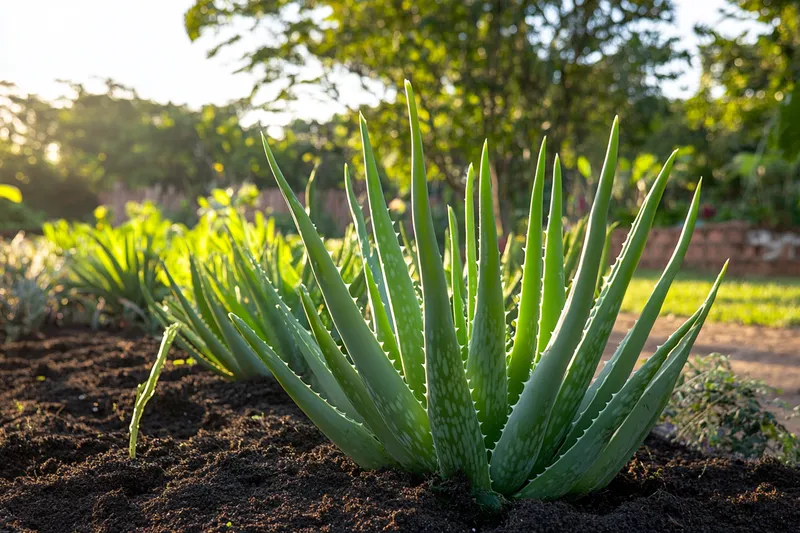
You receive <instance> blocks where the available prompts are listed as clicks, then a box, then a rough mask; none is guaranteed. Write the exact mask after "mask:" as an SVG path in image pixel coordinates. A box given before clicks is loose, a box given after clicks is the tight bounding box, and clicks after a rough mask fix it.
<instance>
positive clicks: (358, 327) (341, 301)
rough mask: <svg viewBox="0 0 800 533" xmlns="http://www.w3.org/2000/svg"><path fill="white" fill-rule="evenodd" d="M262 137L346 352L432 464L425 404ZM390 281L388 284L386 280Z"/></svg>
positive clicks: (402, 435)
mask: <svg viewBox="0 0 800 533" xmlns="http://www.w3.org/2000/svg"><path fill="white" fill-rule="evenodd" d="M263 142H264V150H265V151H266V154H267V159H268V161H269V165H270V167H271V169H272V173H273V175H274V176H275V179H276V181H277V182H278V186H279V188H280V189H281V192H282V194H283V197H284V199H285V200H286V203H287V205H288V206H289V210H290V211H291V213H292V217H293V218H294V222H295V226H296V227H297V230H298V232H299V233H300V236H301V237H302V239H303V243H304V244H305V247H306V251H307V252H308V255H309V259H310V261H311V267H312V269H313V270H314V276H315V278H316V280H317V284H318V285H319V287H320V289H321V291H322V294H323V297H324V298H325V304H326V306H327V308H328V311H329V312H330V314H331V318H332V319H333V322H334V324H335V325H336V329H337V330H338V331H339V334H340V335H341V336H342V340H343V341H344V345H345V347H346V348H347V351H348V353H349V354H350V356H351V357H352V358H353V362H354V363H355V365H356V368H357V369H358V372H359V374H360V375H361V376H362V378H363V379H364V384H365V385H366V387H367V390H368V391H369V393H370V396H371V397H372V399H373V401H374V402H375V406H376V407H377V409H378V411H379V412H380V413H381V416H382V417H383V419H384V420H385V421H386V424H387V425H388V426H389V428H390V429H391V430H392V433H393V434H394V435H395V437H396V438H397V439H398V440H399V441H400V442H403V443H405V444H406V445H407V446H408V448H409V450H411V452H412V453H414V454H415V455H417V456H418V457H419V460H420V461H423V462H427V463H429V464H432V463H433V457H434V456H433V453H434V451H433V441H432V438H431V433H430V424H429V422H428V417H427V416H426V414H425V409H424V408H423V407H422V405H420V403H419V402H418V401H417V400H416V399H415V398H414V395H413V393H412V392H411V391H410V390H409V388H408V386H406V384H405V382H404V381H403V378H402V377H401V376H400V375H399V374H398V373H397V371H396V370H395V369H394V367H393V366H392V362H391V361H389V359H388V358H387V357H386V356H385V355H384V352H383V349H382V348H381V346H380V344H378V340H377V339H376V338H375V335H374V334H373V333H372V331H371V330H370V328H369V326H368V325H367V323H366V322H365V321H364V318H363V317H362V316H361V311H360V310H359V309H358V307H357V306H356V304H355V302H353V300H352V299H351V297H350V293H349V292H348V290H347V287H346V286H345V284H344V281H343V280H342V278H341V276H340V275H339V271H338V270H337V268H336V266H335V265H334V264H333V261H332V260H331V257H330V255H329V254H328V250H327V249H326V248H325V245H324V244H323V243H322V239H321V238H320V236H319V235H318V234H317V232H316V231H315V230H314V226H313V225H312V224H311V220H310V219H309V218H308V215H307V214H306V212H305V210H304V209H303V207H302V206H301V205H300V202H299V201H297V197H295V195H294V193H293V192H292V190H291V188H290V187H289V184H288V183H287V182H286V178H284V176H283V173H282V172H281V171H280V169H279V168H278V165H277V163H276V162H275V157H274V156H273V154H272V151H271V150H270V149H269V146H268V145H267V142H266V139H263ZM375 221H376V218H375V216H374V215H373V225H375ZM403 264H405V263H403ZM384 274H386V271H384ZM386 279H387V281H390V280H391V279H392V278H391V276H389V275H387V276H386ZM389 287H391V281H390V284H389ZM390 294H391V293H390ZM390 298H391V296H390ZM395 324H396V325H397V328H398V331H399V330H400V328H401V325H400V322H399V321H398V320H397V316H395ZM404 362H405V361H404ZM406 376H408V374H406Z"/></svg>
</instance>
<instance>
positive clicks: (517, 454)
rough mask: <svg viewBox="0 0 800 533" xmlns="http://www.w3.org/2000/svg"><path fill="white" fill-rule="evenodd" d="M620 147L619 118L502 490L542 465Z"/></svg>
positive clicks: (511, 426)
mask: <svg viewBox="0 0 800 533" xmlns="http://www.w3.org/2000/svg"><path fill="white" fill-rule="evenodd" d="M618 146H619V125H618V120H617V119H616V118H615V119H614V125H613V126H612V129H611V138H610V140H609V143H608V151H607V153H606V160H605V163H604V164H603V170H602V172H601V176H600V182H599V184H598V187H597V194H596V195H595V200H594V204H593V205H592V210H591V212H590V215H589V226H588V229H587V232H586V240H585V242H584V245H583V253H582V254H581V260H580V263H579V265H578V272H577V274H576V275H575V282H574V285H573V287H572V290H571V291H570V294H569V298H568V299H567V303H566V305H565V306H564V311H563V312H562V314H561V318H560V319H559V323H558V325H557V326H556V331H555V332H554V333H553V337H552V338H551V339H550V344H548V346H547V348H545V351H544V353H543V354H542V359H541V361H540V362H539V363H538V364H537V365H536V367H535V368H534V370H533V372H532V374H531V378H530V379H529V380H528V381H527V382H526V383H525V386H524V388H523V390H522V395H521V396H520V398H519V401H518V402H517V404H516V405H515V406H514V409H513V410H512V411H511V415H510V416H509V418H508V423H507V424H506V427H505V428H504V429H503V433H502V435H501V437H500V440H499V441H498V442H497V446H496V447H495V449H494V452H493V453H492V465H491V476H492V486H493V488H494V489H495V490H496V491H497V492H499V493H501V494H509V493H513V492H516V491H517V490H518V489H519V488H520V487H521V486H522V484H523V483H525V481H526V480H527V479H528V476H529V475H530V473H531V472H532V470H533V467H534V465H535V464H536V459H537V458H538V454H539V451H540V449H541V445H542V441H543V437H544V430H545V428H546V427H547V420H548V418H549V416H550V411H551V409H552V408H553V403H554V401H555V397H556V394H557V393H558V389H559V386H560V384H561V380H562V379H563V377H564V371H565V370H566V368H567V365H568V364H569V362H570V359H571V358H572V354H573V353H574V351H575V348H576V347H577V345H578V343H579V342H580V339H581V332H582V331H583V326H584V324H585V323H586V319H587V318H588V316H589V311H590V310H591V307H592V303H593V301H594V287H595V282H596V281H597V271H598V269H599V267H600V255H601V254H602V252H603V243H604V237H605V231H606V218H607V215H608V205H609V200H610V198H611V189H612V184H613V180H614V172H615V169H616V163H617V150H618Z"/></svg>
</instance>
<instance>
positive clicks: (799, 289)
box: [622, 271, 800, 328]
mask: <svg viewBox="0 0 800 533" xmlns="http://www.w3.org/2000/svg"><path fill="white" fill-rule="evenodd" d="M658 276H659V274H658V273H657V272H652V271H644V272H637V274H636V277H634V279H633V280H632V281H631V284H630V287H629V288H628V293H627V294H626V295H625V300H624V301H623V303H622V310H623V311H627V312H634V313H639V312H640V311H641V310H642V307H644V304H645V302H646V301H647V297H648V296H649V295H650V291H651V290H652V288H653V285H655V283H656V281H657V280H658ZM713 282H714V277H713V276H710V275H704V274H697V273H692V272H684V273H681V274H679V275H678V277H677V279H676V280H675V281H674V282H673V283H672V288H671V289H670V292H669V295H668V296H667V300H666V301H665V302H664V307H663V309H662V314H673V315H679V316H691V314H692V313H694V311H695V309H697V307H698V306H699V305H700V304H701V303H702V301H703V298H705V295H706V294H708V291H709V289H710V288H711V285H712V283H713ZM708 320H709V321H713V322H733V323H739V324H753V325H761V326H770V327H776V328H786V327H798V326H800V279H797V278H769V279H767V278H747V279H741V278H740V279H736V278H730V279H726V280H725V282H724V283H723V284H722V287H721V288H720V290H719V294H718V295H717V301H716V304H715V305H714V307H713V308H712V309H711V313H710V314H709V315H708Z"/></svg>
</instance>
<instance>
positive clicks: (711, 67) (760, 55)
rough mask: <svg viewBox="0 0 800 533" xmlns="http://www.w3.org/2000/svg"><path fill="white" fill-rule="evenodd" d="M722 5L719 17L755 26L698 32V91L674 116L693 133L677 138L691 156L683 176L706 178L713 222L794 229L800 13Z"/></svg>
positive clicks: (785, 2)
mask: <svg viewBox="0 0 800 533" xmlns="http://www.w3.org/2000/svg"><path fill="white" fill-rule="evenodd" d="M727 4H728V5H727V6H726V8H725V13H726V16H725V18H729V19H733V20H739V21H743V20H745V21H757V24H752V23H750V24H748V25H747V30H746V31H744V32H743V33H741V34H737V35H726V34H724V33H722V32H720V31H718V30H717V29H716V28H712V27H700V28H699V29H698V33H699V36H700V38H701V47H700V59H701V62H702V66H703V75H702V77H701V81H700V89H699V91H698V93H697V94H696V95H695V96H693V97H692V98H690V99H689V100H688V101H686V103H685V104H683V105H682V106H680V107H681V108H680V109H679V110H678V112H679V113H685V114H686V120H687V123H688V125H689V128H690V129H691V130H693V131H692V132H688V133H689V134H688V135H687V134H682V135H681V136H682V137H683V138H684V139H687V138H691V144H693V145H694V147H695V150H696V155H695V156H694V158H693V159H694V160H693V162H692V165H691V167H692V168H691V170H692V172H693V173H694V174H701V175H705V176H713V178H714V181H713V182H712V184H711V185H712V186H713V188H712V190H711V191H712V195H711V197H710V201H711V204H710V205H711V206H712V207H713V208H714V210H715V211H716V218H718V219H722V220H725V219H731V218H739V219H746V220H750V221H753V222H755V223H757V224H760V225H768V226H778V227H785V226H791V225H796V224H800V188H798V186H797V183H798V177H800V174H798V172H800V160H799V159H798V157H800V149H798V145H797V131H796V130H797V124H798V117H800V114H798V105H800V104H799V103H798V100H797V98H796V96H797V95H798V94H800V89H798V84H797V80H798V79H800V54H797V52H796V51H797V49H798V47H800V7H798V4H797V2H795V1H793V0H772V1H770V2H766V3H765V2H755V1H752V0H728V2H727ZM681 142H686V140H682V141H681Z"/></svg>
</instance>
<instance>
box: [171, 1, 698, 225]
mask: <svg viewBox="0 0 800 533" xmlns="http://www.w3.org/2000/svg"><path fill="white" fill-rule="evenodd" d="M672 20H673V5H672V2H671V1H670V0H637V1H634V0H582V1H578V0H575V1H573V0H563V1H562V0H541V1H524V0H504V1H503V0H499V1H491V2H490V1H466V2H464V1H462V0H444V1H435V0H419V1H415V2H410V1H408V0H383V1H371V2H363V1H358V0H326V1H300V0H278V1H276V0H196V2H195V4H194V6H193V7H191V8H190V9H189V11H188V12H187V13H186V29H187V32H188V34H189V37H190V38H192V39H197V38H198V37H199V36H200V35H202V34H204V33H208V32H209V31H216V32H217V35H218V42H217V43H215V46H214V47H213V48H212V49H211V50H210V52H209V54H210V55H214V54H216V53H217V52H218V51H219V50H221V49H224V48H226V47H230V46H241V45H242V43H243V42H245V41H246V39H242V37H243V35H242V33H241V32H240V30H239V28H241V27H242V24H244V23H248V24H250V25H251V28H252V29H253V31H259V30H266V32H265V33H266V34H267V35H269V37H270V38H268V39H267V41H266V43H265V44H263V45H260V46H259V47H258V48H257V49H255V50H251V49H248V50H245V52H244V54H243V55H242V65H241V70H245V71H251V72H257V73H259V74H260V76H261V82H260V84H259V85H273V86H279V87H280V88H281V91H280V94H279V95H278V98H276V99H275V100H274V101H272V102H270V103H269V104H266V105H265V107H267V108H273V109H274V108H277V109H282V108H284V107H285V104H286V102H287V101H291V100H293V99H297V98H298V97H299V95H300V94H301V91H302V90H303V89H304V88H305V87H306V86H308V85H314V86H316V87H320V88H321V89H322V90H324V91H325V93H326V94H327V95H328V96H329V97H331V98H336V97H337V95H338V94H339V93H340V92H341V91H343V90H345V89H346V88H347V84H346V82H344V83H343V82H342V81H341V79H342V78H341V76H340V75H339V74H341V73H342V72H346V73H349V74H351V75H355V76H357V77H358V79H359V80H361V82H362V85H363V87H364V88H365V89H370V90H372V89H375V88H376V87H377V89H375V91H376V93H377V94H378V95H379V96H381V97H382V104H381V105H380V106H379V108H378V109H377V110H370V112H369V117H370V119H371V120H370V122H371V123H372V124H373V127H372V128H371V130H370V131H371V134H372V135H374V136H375V137H376V139H374V140H373V145H375V146H377V147H379V148H380V149H381V150H382V155H383V156H384V157H385V158H388V159H390V160H392V161H399V159H398V154H399V153H408V147H407V146H404V145H403V143H404V142H405V141H404V140H405V138H406V137H408V136H407V135H400V134H398V132H399V131H403V130H404V129H405V127H406V126H404V125H403V117H404V113H403V111H402V108H403V106H404V100H403V97H402V95H399V94H398V93H399V92H400V91H399V87H400V84H401V83H402V80H403V79H404V78H410V79H411V80H412V81H413V82H414V83H415V86H417V87H419V88H420V90H419V94H420V96H421V98H422V108H423V109H424V110H425V115H424V116H423V117H422V119H423V120H424V121H425V127H426V131H425V132H424V133H425V135H426V137H427V139H426V141H427V145H428V146H429V147H430V148H429V150H428V154H427V155H428V158H429V160H430V162H431V167H430V168H429V173H430V174H431V175H432V177H441V178H443V179H445V180H447V182H448V183H450V184H451V185H452V186H454V187H456V188H463V184H462V181H463V177H464V173H465V168H466V166H467V164H468V162H470V161H475V160H476V159H477V156H478V153H479V150H480V148H481V145H482V142H483V140H484V139H485V138H489V140H490V147H491V150H492V156H493V157H492V162H493V167H492V174H493V178H494V181H495V187H494V189H495V192H496V194H497V195H498V198H497V200H496V203H499V204H503V205H502V208H501V209H499V210H498V212H500V213H504V214H507V213H508V212H509V210H508V209H507V208H508V207H509V206H510V205H511V204H510V201H509V199H510V198H512V197H515V196H517V197H525V195H526V194H527V192H528V191H527V189H528V187H529V184H530V181H531V180H532V176H533V170H534V169H533V167H534V164H535V152H536V151H537V150H538V145H539V143H540V141H541V138H542V136H543V135H545V134H546V135H548V137H549V144H550V147H551V154H552V153H554V152H555V150H559V151H560V152H561V153H562V156H563V159H564V160H565V162H566V163H567V164H568V165H572V164H574V162H575V161H576V158H577V154H578V153H586V155H587V156H589V157H590V159H592V160H595V161H599V160H601V158H602V152H603V150H604V148H605V146H604V140H603V141H601V142H597V139H596V137H598V136H599V137H600V138H601V139H603V138H604V137H605V135H606V133H607V128H608V126H609V124H610V122H611V119H612V118H613V116H614V114H615V113H620V114H622V115H624V116H623V118H624V119H626V120H625V122H624V123H625V124H627V127H628V128H631V129H630V130H627V131H631V130H635V129H636V128H637V125H638V124H647V123H648V122H649V120H650V116H651V114H652V109H653V107H654V106H653V105H652V104H653V102H654V101H660V100H662V98H661V94H660V91H659V88H658V87H659V83H660V81H661V80H663V79H666V78H673V77H674V76H675V72H674V71H673V70H671V65H672V64H673V63H672V62H673V61H674V60H675V59H680V58H685V57H686V56H685V54H683V53H679V52H678V51H677V49H676V48H677V42H676V39H675V38H665V37H663V36H662V35H661V33H660V30H661V29H662V28H663V26H664V25H665V24H669V23H671V22H672ZM259 42H260V40H259ZM254 94H256V91H255V90H254ZM656 107H657V106H656ZM626 138H634V139H635V138H636V135H633V136H630V134H627V135H626ZM398 167H399V168H398ZM598 167H599V165H598ZM393 170H394V172H393V173H392V176H391V178H392V179H393V180H396V181H397V182H398V184H399V185H400V187H407V186H408V176H409V172H408V168H407V167H405V168H404V167H402V166H400V165H398V164H397V163H394V164H393ZM519 192H524V193H525V194H521V195H520V194H517V193H519ZM496 207H498V206H496ZM505 222H507V221H505Z"/></svg>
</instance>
